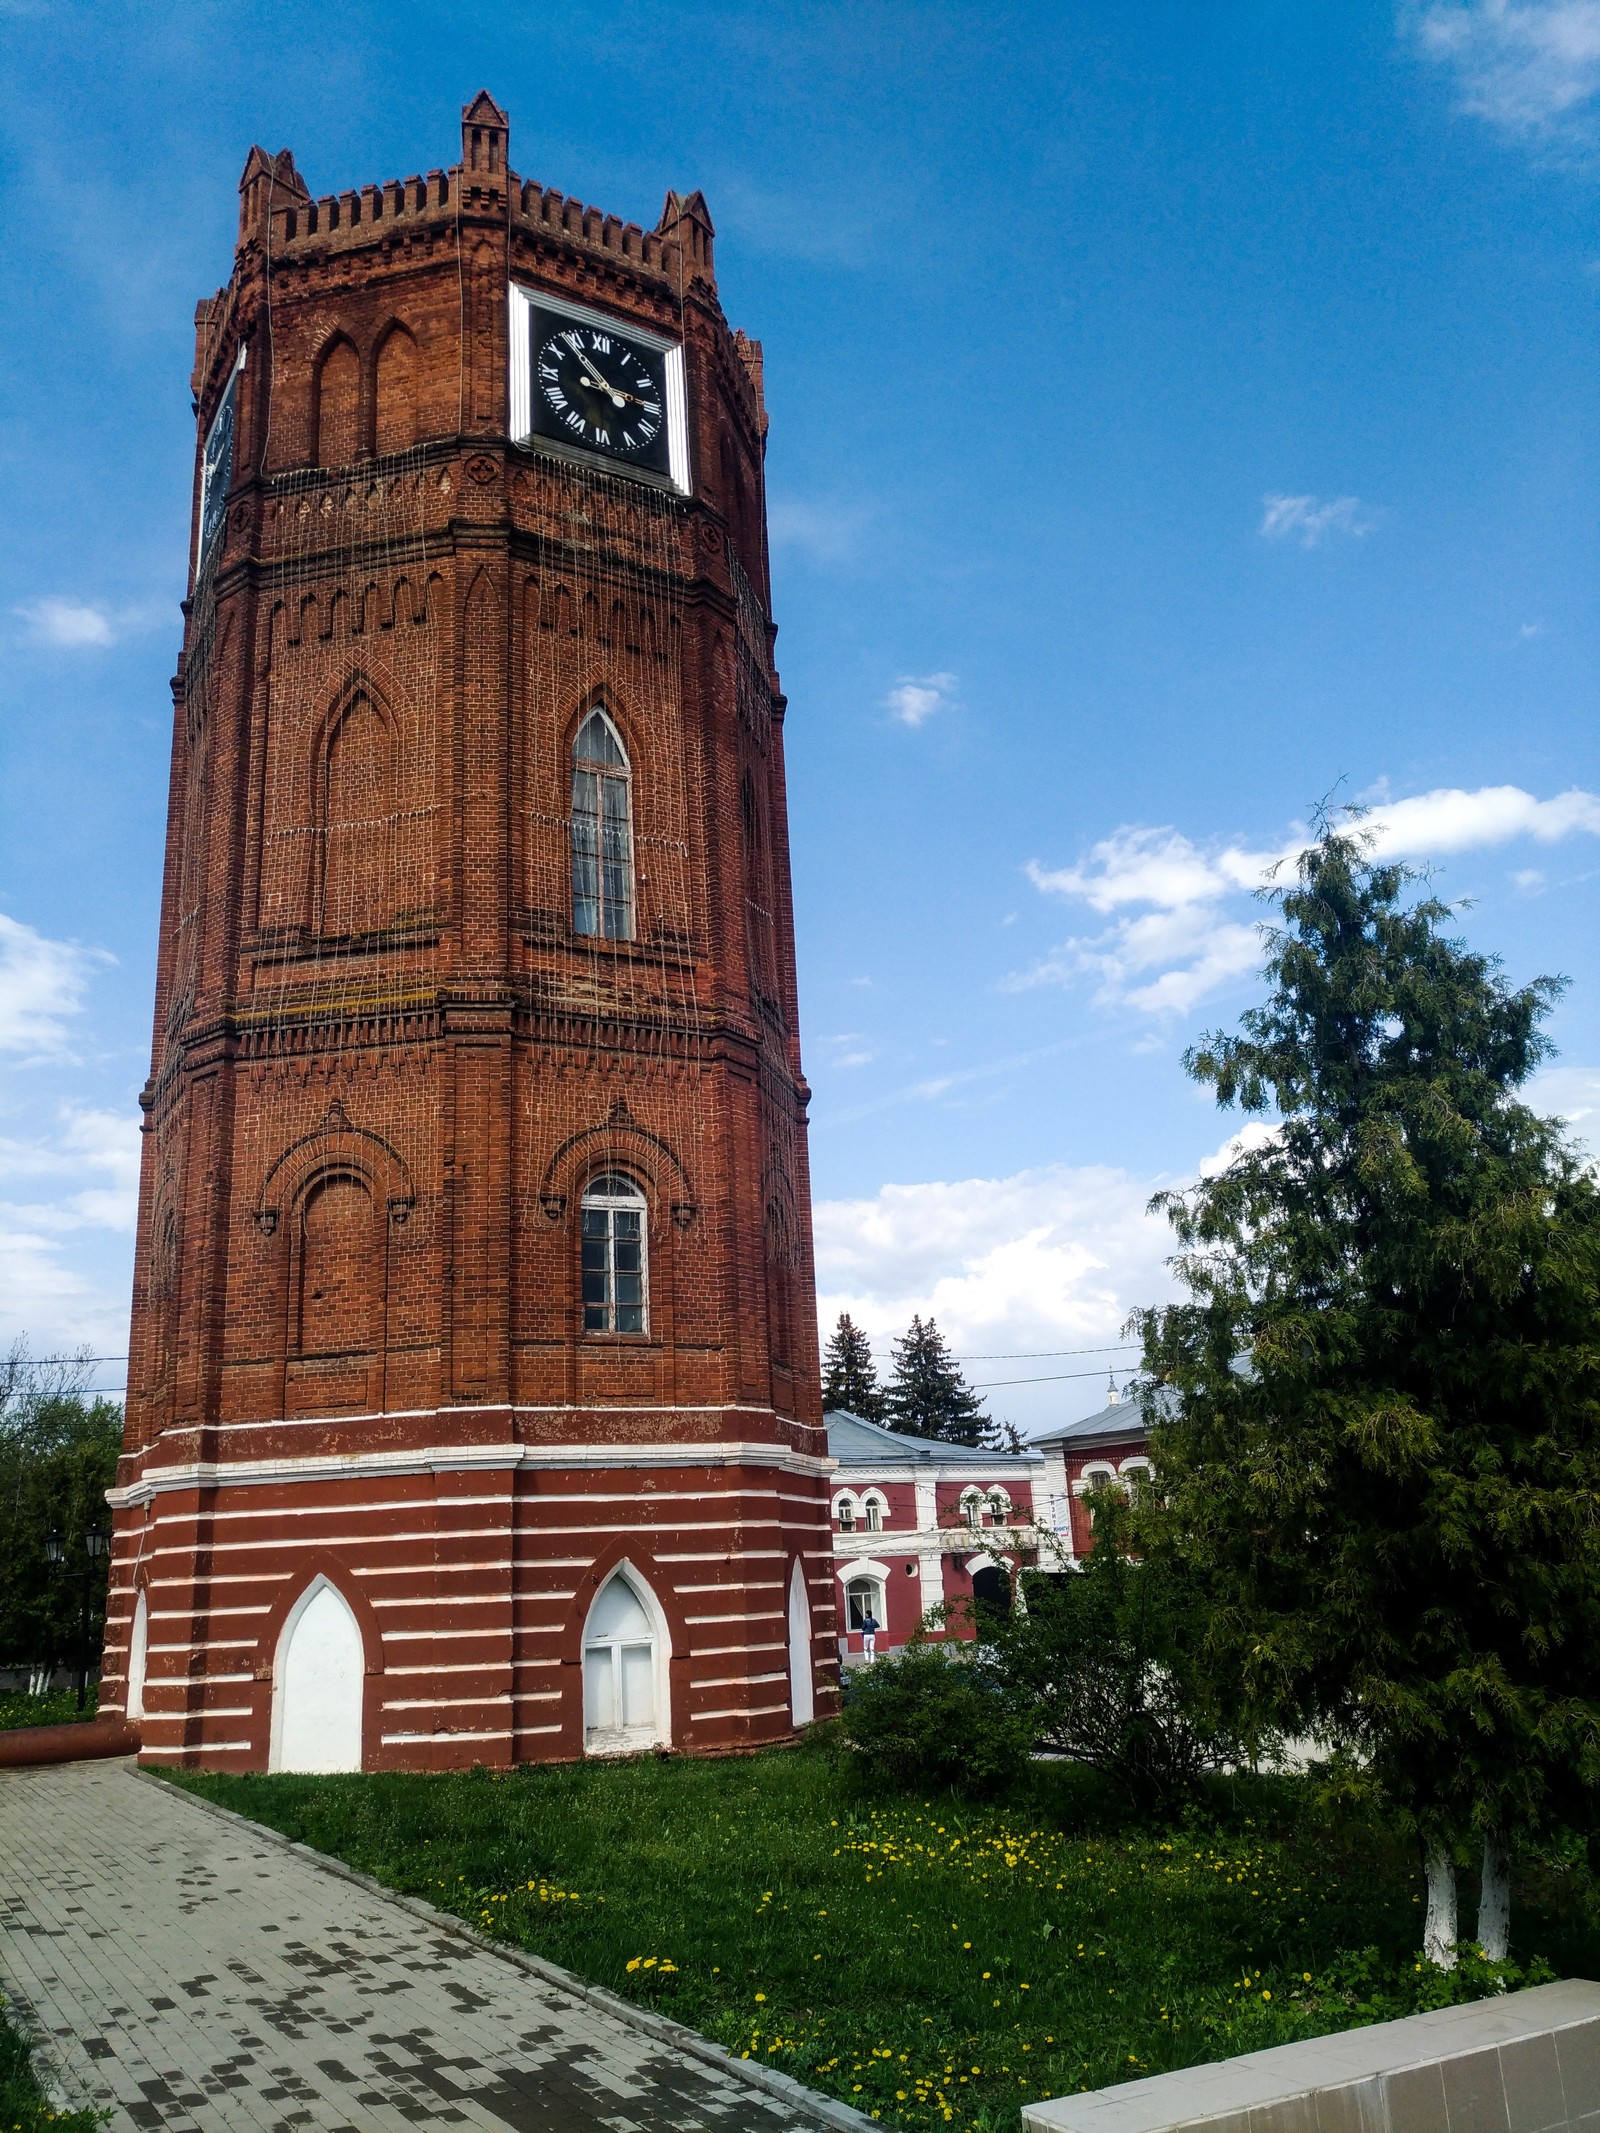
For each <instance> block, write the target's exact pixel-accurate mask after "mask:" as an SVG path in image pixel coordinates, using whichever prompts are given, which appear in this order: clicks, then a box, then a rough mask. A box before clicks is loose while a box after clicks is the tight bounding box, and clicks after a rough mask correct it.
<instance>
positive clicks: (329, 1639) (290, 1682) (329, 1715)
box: [270, 1577, 366, 1771]
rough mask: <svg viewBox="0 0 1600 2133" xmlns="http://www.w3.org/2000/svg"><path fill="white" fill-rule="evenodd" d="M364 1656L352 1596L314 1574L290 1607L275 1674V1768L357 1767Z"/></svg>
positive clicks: (273, 1709)
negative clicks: (315, 1576)
mask: <svg viewBox="0 0 1600 2133" xmlns="http://www.w3.org/2000/svg"><path fill="white" fill-rule="evenodd" d="M365 1676H366V1658H365V1654H364V1653H363V1651H362V1648H361V1629H360V1626H359V1624H358V1623H357V1621H356V1618H355V1616H354V1615H353V1614H352V1613H351V1611H350V1603H349V1602H348V1601H347V1600H346V1599H345V1596H344V1594H343V1593H342V1592H340V1591H339V1589H338V1587H337V1586H335V1585H330V1584H329V1583H328V1580H327V1579H326V1578H322V1577H319V1578H317V1579H316V1580H315V1581H314V1582H313V1583H312V1584H311V1585H309V1586H307V1588H306V1590H305V1591H304V1592H303V1593H302V1594H301V1596H300V1598H299V1599H298V1600H297V1601H296V1602H295V1604H294V1606H293V1608H292V1609H291V1610H290V1614H289V1619H288V1621H287V1622H285V1623H284V1625H283V1634H282V1636H281V1637H280V1638H279V1639H278V1659H277V1665H276V1666H275V1668H274V1669H273V1681H272V1754H271V1758H270V1767H271V1768H272V1769H274V1770H306V1771H323V1770H359V1769H360V1768H361V1699H362V1692H363V1689H364V1687H365Z"/></svg>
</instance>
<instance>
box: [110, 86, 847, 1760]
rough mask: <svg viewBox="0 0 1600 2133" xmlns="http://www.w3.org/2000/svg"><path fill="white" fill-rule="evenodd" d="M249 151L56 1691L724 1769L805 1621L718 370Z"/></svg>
mask: <svg viewBox="0 0 1600 2133" xmlns="http://www.w3.org/2000/svg"><path fill="white" fill-rule="evenodd" d="M507 145H508V125H507V120H506V117H505V114H504V113H503V112H501V111H500V110H499V109H497V107H496V106H495V104H494V103H493V102H492V101H491V99H490V98H489V97H488V96H487V95H486V94H485V95H480V96H478V97H477V98H476V99H475V100H474V102H473V103H472V104H471V105H469V106H468V108H467V110H466V111H465V113H464V114H463V120H462V155H461V161H460V163H459V164H457V165H456V166H455V167H454V168H453V169H451V170H448V171H437V170H436V171H430V172H429V174H428V175H427V177H426V178H407V179H405V180H404V181H403V182H390V183H386V184H383V185H369V186H365V187H363V188H361V189H360V190H358V191H352V192H346V193H342V194H339V195H336V196H330V197H327V198H323V199H320V200H313V199H312V197H311V195H310V194H309V192H308V191H307V190H306V187H305V186H304V184H303V183H302V181H301V179H300V177H299V175H298V173H297V171H296V169H295V166H294V160H293V158H292V156H290V155H289V154H288V153H287V151H285V152H284V153H282V154H280V155H278V156H276V157H273V156H269V155H266V154H264V153H263V152H262V151H261V150H260V149H253V150H252V151H251V154H250V157H249V160H248V162H247V163H246V165H245V171H244V177H243V180H242V181H241V185H240V215H239V242H238V249H237V251H236V253H235V257H234V269H233V277H232V279H231V280H230V281H229V282H228V284H227V286H226V287H225V288H224V289H223V290H222V291H221V293H220V294H219V295H217V296H215V297H213V298H212V299H210V300H209V301H208V302H202V303H201V304H200V306H199V308H198V311H197V313H196V328H197V354H196V363H195V372H194V379H193V384H194V391H195V396H196V409H197V413H198V418H199V425H198V427H199V439H200V450H199V454H198V458H197V465H196V480H195V504H194V546H193V566H192V578H191V593H190V600H189V604H188V608H187V610H186V613H187V629H186V633H185V640H184V649H183V658H182V662H181V666H180V669H179V674H178V678H177V681H176V682H175V684H174V695H175V699H176V716H175V721H174V733H173V751H172V777H171V792H170V814H169V824H168V837H167V858H166V877H165V890H164V903H163V912H162V924H161V947H160V962H159V973H158V980H157V995H156V1015H155V1038H154V1060H153V1065H152V1070H151V1078H150V1082H149V1085H148V1088H147V1090H146V1092H145V1095H144V1098H143V1103H144V1107H145V1114H146V1124H145V1141H144V1169H143V1180H142V1185H141V1197H140V1211H139V1242H138V1254H137V1261H136V1270H135V1288H134V1306H133V1333H132V1354H131V1361H130V1366H129V1396H128V1423H127V1439H126V1451H125V1456H124V1459H123V1462H122V1468H121V1471H120V1475H119V1485H118V1488H117V1490H116V1491H115V1492H114V1503H115V1508H116V1548H115V1558H114V1572H113V1585H112V1597H111V1603H110V1610H109V1617H108V1625H107V1644H106V1658H105V1686H104V1690H103V1694H102V1708H103V1709H106V1710H116V1709H118V1708H123V1707H125V1708H127V1710H128V1711H129V1713H130V1715H132V1716H135V1717H137V1718H138V1719H139V1721H140V1723H141V1725H142V1728H143V1738H144V1754H145V1757H146V1758H147V1759H149V1760H160V1761H162V1762H164V1763H168V1764H183V1763H191V1764H194V1763H204V1764H207V1765H210V1766H214V1767H223V1768H234V1769H261V1768H265V1767H269V1766H272V1767H281V1768H291V1769H294V1768H299V1769H307V1768H311V1769H334V1768H352V1767H361V1766H365V1767H367V1768H375V1767H385V1766H396V1765H405V1766H411V1767H424V1768H437V1767H446V1766H456V1765H460V1764H464V1763H473V1762H484V1763H492V1764H505V1763H510V1762H514V1761H526V1760H544V1759H551V1758H560V1757H572V1756H578V1755H581V1754H584V1753H606V1752H617V1751H619V1750H625V1749H629V1748H640V1747H648V1746H665V1745H670V1746H673V1747H676V1748H679V1749H684V1750H691V1751H692V1750H702V1751H704V1750H710V1749H725V1748H729V1747H734V1746H744V1745H749V1744H754V1743H758V1742H762V1741H770V1740H775V1739H781V1738H783V1737H784V1736H786V1735H788V1734H789V1733H790V1732H791V1731H792V1729H793V1727H794V1725H795V1724H796V1723H797V1722H802V1721H804V1720H805V1719H806V1718H809V1717H810V1716H811V1715H812V1713H813V1710H815V1709H819V1708H828V1707H829V1701H830V1698H831V1694H832V1689H833V1683H834V1674H835V1665H836V1661H835V1658H834V1653H835V1643H834V1633H835V1622H834V1612H833V1597H832V1578H831V1563H830V1558H829V1553H828V1546H829V1541H828V1514H827V1499H826V1491H825V1484H824V1476H825V1469H826V1446H825V1439H824V1435H823V1431H822V1427H821V1413H820V1401H819V1396H818V1369H817V1350H816V1325H815V1314H814V1307H813V1281H812V1263H811V1221H810V1199H809V1185H808V1177H807V1167H806V1144H805V1103H806V1088H805V1083H804V1081H803V1079H802V1077H801V1070H800V1050H799V1041H798V1034H797V1018H796V1000H795V966H794V941H793V923H792V915H791V905H790V893H789V865H788V842H787V832H786V826H785V796H784V770H783V711H784V702H783V698H782V696H781V694H780V693H779V689H778V681H777V675H776V673H775V671H774V668H773V663H772V645H773V635H774V632H773V627H772V623H771V620H770V617H769V594H768V580H767V568H766V541H765V513H764V504H763V489H762V457H763V440H764V436H765V430H766V416H765V413H764V410H763V406H762V397H761V352H760V348H759V345H758V344H756V343H754V342H751V341H749V340H747V339H746V338H745V337H744V335H743V334H742V333H732V332H730V331H729V329H728V326H727V323H726V321H725V320H724V318H723V315H722V311H721V308H720V306H719V304H718V301H717V291H716V281H715V277H714V274H713V271H712V226H711V220H710V217H709V215H708V214H707V212H706V208H705V203H704V202H703V200H702V199H701V197H700V195H699V194H698V193H691V194H689V195H688V196H687V197H684V196H682V195H680V194H677V193H670V194H669V195H668V196H667V205H666V211H665V213H664V214H663V216H662V219H661V222H660V224H659V226H658V227H657V228H656V229H654V230H650V231H645V230H641V229H639V228H637V227H636V226H634V225H632V224H624V223H621V222H619V221H618V220H617V219H616V217H614V216H611V215H603V214H601V213H600V212H599V211H598V210H596V209H594V208H587V207H583V206H581V205H580V204H579V203H578V202H577V201H576V200H567V199H563V198H562V196H561V195H560V194H559V193H553V192H547V191H545V190H544V189H543V188H542V187H540V186H538V185H535V184H524V183H523V182H522V181H521V180H519V179H518V178H517V177H515V176H514V175H513V174H512V173H511V171H510V170H509V168H508V164H507Z"/></svg>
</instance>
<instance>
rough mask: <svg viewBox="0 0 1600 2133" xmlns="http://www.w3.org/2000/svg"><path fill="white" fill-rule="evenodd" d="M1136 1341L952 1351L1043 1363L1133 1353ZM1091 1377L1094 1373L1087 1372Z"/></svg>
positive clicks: (985, 1359)
mask: <svg viewBox="0 0 1600 2133" xmlns="http://www.w3.org/2000/svg"><path fill="white" fill-rule="evenodd" d="M1139 1346H1140V1343H1139V1342H1138V1341H1123V1342H1121V1343H1120V1344H1118V1343H1117V1342H1114V1341H1108V1342H1106V1343H1105V1344H1104V1345H1103V1346H1102V1347H1099V1348H1009V1349H1000V1350H997V1351H996V1352H995V1353H994V1354H992V1355H981V1354H978V1353H976V1352H975V1351H968V1350H965V1349H962V1350H959V1351H952V1353H953V1355H954V1359H955V1361H956V1362H958V1363H1043V1362H1046V1361H1049V1360H1052V1359H1053V1358H1054V1357H1056V1356H1058V1355H1133V1354H1135V1353H1137V1351H1138V1349H1139ZM872 1352H873V1354H874V1355H892V1354H893V1352H894V1351H893V1350H892V1349H887V1348H874V1349H873V1351H872ZM1088 1375H1089V1376H1090V1377H1093V1376H1094V1375H1095V1373H1094V1372H1093V1371H1090V1372H1089V1373H1088Z"/></svg>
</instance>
